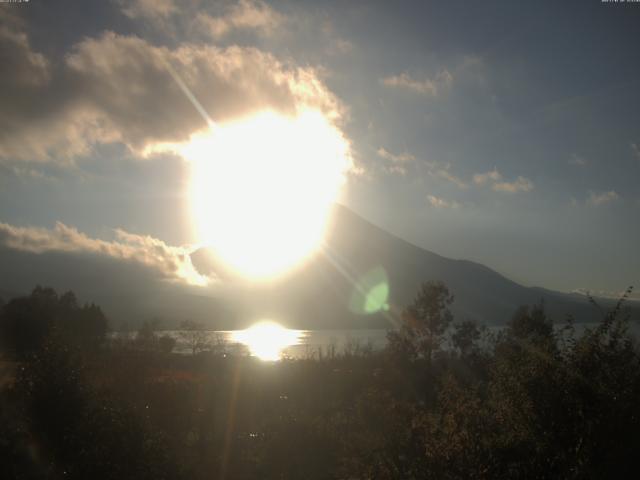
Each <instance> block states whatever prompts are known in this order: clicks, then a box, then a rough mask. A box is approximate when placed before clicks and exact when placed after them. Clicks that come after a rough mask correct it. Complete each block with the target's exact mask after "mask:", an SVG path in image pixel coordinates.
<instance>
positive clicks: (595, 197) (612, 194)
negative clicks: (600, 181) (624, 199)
mask: <svg viewBox="0 0 640 480" xmlns="http://www.w3.org/2000/svg"><path fill="white" fill-rule="evenodd" d="M619 199H620V195H618V193H617V192H616V191H614V190H609V191H608V192H601V193H596V192H589V198H588V199H587V203H588V204H589V205H593V206H594V207H598V206H600V205H606V204H607V203H611V202H613V201H616V200H619Z"/></svg>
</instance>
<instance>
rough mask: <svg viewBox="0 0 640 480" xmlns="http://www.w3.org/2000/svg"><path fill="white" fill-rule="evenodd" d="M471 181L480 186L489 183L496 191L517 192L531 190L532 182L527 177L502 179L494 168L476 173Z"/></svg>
mask: <svg viewBox="0 0 640 480" xmlns="http://www.w3.org/2000/svg"><path fill="white" fill-rule="evenodd" d="M473 183H475V184H476V185H480V186H484V185H491V189H492V190H494V191H496V192H506V193H518V192H530V191H531V190H533V182H532V181H531V180H529V179H528V178H526V177H522V176H518V177H517V178H516V179H515V180H513V181H511V182H509V181H507V180H504V178H503V176H502V174H501V173H500V172H498V170H496V169H493V170H492V171H490V172H486V173H476V174H475V175H474V176H473Z"/></svg>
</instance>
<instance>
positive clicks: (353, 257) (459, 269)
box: [193, 205, 640, 328]
mask: <svg viewBox="0 0 640 480" xmlns="http://www.w3.org/2000/svg"><path fill="white" fill-rule="evenodd" d="M206 257H207V253H206V252H202V251H200V252H196V254H195V255H194V256H193V259H194V264H196V266H197V267H200V268H202V269H203V270H205V271H210V270H217V271H220V269H219V266H217V265H216V264H215V261H214V260H212V258H213V257H212V255H211V254H209V255H208V260H207V258H206ZM427 280H441V281H443V282H444V283H446V284H447V285H448V287H449V288H450V290H451V291H452V293H453V294H454V296H455V301H454V303H453V307H452V310H453V313H454V315H455V316H456V318H458V319H474V320H477V321H479V322H482V323H486V324H493V325H500V324H504V323H505V322H507V321H508V320H509V318H511V316H512V315H513V313H514V312H515V310H516V309H517V308H518V307H519V306H521V305H532V304H537V303H539V302H544V304H545V307H546V309H547V311H548V312H549V313H550V315H551V316H552V318H554V319H555V320H556V321H560V320H563V319H564V318H566V316H567V315H573V316H574V317H575V319H576V320H577V321H582V322H590V321H597V320H599V319H600V318H601V313H600V312H599V311H598V310H597V309H596V308H594V307H593V306H592V305H590V304H589V302H588V301H587V299H586V298H585V297H584V296H582V295H577V294H566V293H561V292H554V291H551V290H546V289H543V288H528V287H524V286H522V285H519V284H517V283H515V282H513V281H511V280H509V279H507V278H505V277H504V276H502V275H500V274H499V273H497V272H495V271H493V270H491V269H490V268H487V267H485V266H484V265H481V264H478V263H474V262H470V261H467V260H453V259H449V258H445V257H442V256H440V255H437V254H435V253H433V252H430V251H428V250H425V249H422V248H420V247H417V246H416V245H413V244H411V243H409V242H406V241H405V240H402V239H401V238H398V237H397V236H395V235H392V234H391V233H389V232H387V231H385V230H383V229H381V228H379V227H377V226H375V225H373V224H371V223H369V222H368V221H366V220H364V219H363V218H362V217H360V216H358V215H357V214H355V213H354V212H352V211H351V210H349V209H348V208H346V207H343V206H340V205H337V206H336V207H335V208H334V209H333V212H332V215H331V220H330V222H329V228H328V231H327V235H326V238H325V242H324V246H323V248H322V250H321V252H320V253H319V254H317V255H316V256H314V257H313V258H312V259H310V260H309V261H307V262H306V263H305V264H304V265H302V266H301V267H300V268H298V269H297V270H295V271H294V272H292V273H291V274H290V275H288V276H286V277H285V278H283V279H281V280H280V281H278V282H276V283H275V284H274V285H270V286H268V287H260V286H255V285H253V286H246V287H242V286H240V287H239V288H238V290H237V291H236V295H237V297H236V302H235V303H236V305H242V307H243V308H244V309H246V311H247V312H251V313H253V314H260V312H263V313H264V312H267V313H268V314H270V315H273V316H274V317H276V318H279V319H281V321H283V322H284V323H286V324H289V325H294V326H297V327H302V328H319V327H325V328H329V327H330V328H340V327H347V328H366V327H383V328H384V327H389V326H390V324H392V323H393V319H394V318H398V315H399V311H400V310H401V309H402V308H403V307H404V306H406V305H407V304H409V303H410V302H411V301H412V300H413V298H414V296H415V293H416V292H417V290H418V287H419V286H420V284H421V283H422V282H424V281H427ZM381 283H386V285H387V286H388V298H387V299H386V303H387V304H388V305H389V310H388V311H387V310H382V311H380V312H377V313H373V314H370V315H363V314H362V312H361V311H358V310H362V309H358V308H355V309H354V308H352V307H353V303H354V299H355V302H356V303H357V301H358V297H359V296H360V297H362V295H359V288H360V290H362V287H364V290H365V291H366V290H367V289H371V288H373V287H375V286H376V285H378V284H381ZM599 302H601V304H602V305H603V307H604V308H610V307H611V306H612V305H613V302H612V301H611V300H599ZM361 303H362V302H361ZM630 304H631V305H633V309H632V311H633V314H634V315H635V316H638V312H640V309H639V308H638V305H637V303H635V302H630ZM249 316H250V315H249Z"/></svg>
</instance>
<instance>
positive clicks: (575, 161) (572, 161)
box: [568, 153, 587, 167]
mask: <svg viewBox="0 0 640 480" xmlns="http://www.w3.org/2000/svg"><path fill="white" fill-rule="evenodd" d="M568 163H569V165H575V166H576V167H584V166H586V165H587V161H586V160H585V159H584V158H582V157H581V156H580V155H577V154H575V153H574V154H572V155H571V158H569V160H568Z"/></svg>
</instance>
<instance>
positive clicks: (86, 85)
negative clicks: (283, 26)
mask: <svg viewBox="0 0 640 480" xmlns="http://www.w3.org/2000/svg"><path fill="white" fill-rule="evenodd" d="M0 35H2V32H1V31H0ZM10 38H11V39H13V45H9V46H10V47H11V48H13V49H16V48H17V47H19V48H20V49H21V50H20V51H19V52H18V53H19V55H18V54H12V56H9V57H8V58H9V59H10V62H9V63H10V67H11V68H7V69H6V70H5V74H4V75H2V76H1V77H0V86H1V87H4V88H0V100H4V101H3V103H2V104H3V108H2V109H1V110H0V127H2V128H0V161H2V159H5V160H31V161H33V160H36V161H57V162H60V163H64V162H71V161H73V159H74V158H76V157H78V156H83V155H88V154H89V153H90V152H91V151H92V148H93V146H94V145H96V144H99V143H115V142H118V143H122V144H124V145H126V146H127V147H128V148H129V149H130V150H131V151H132V152H134V153H137V154H142V153H143V152H146V151H149V150H150V148H151V147H153V146H154V145H155V144H158V143H170V142H180V141H184V140H187V139H188V138H189V137H190V136H191V135H193V134H194V133H196V132H197V131H199V130H201V129H203V128H205V127H206V123H205V121H204V120H203V119H202V117H201V116H200V115H199V114H198V113H197V112H196V110H195V109H194V107H193V105H192V104H191V103H190V102H189V100H188V99H187V98H186V96H185V95H184V93H183V92H182V91H181V90H180V88H179V86H178V85H177V83H176V81H175V80H174V78H173V77H172V75H171V74H170V72H169V68H168V66H169V65H170V66H171V68H172V69H173V70H174V71H175V72H177V74H178V75H179V76H180V77H181V78H182V80H183V81H184V83H185V84H186V86H187V87H188V88H189V89H190V90H191V92H192V93H193V95H194V96H195V98H197V100H198V101H199V103H200V104H201V105H202V108H203V109H204V110H205V111H206V112H207V113H208V115H209V116H210V117H211V118H212V119H213V121H216V122H224V121H226V120H229V119H232V118H235V117H238V116H241V115H246V114H249V113H251V112H254V111H259V110H264V109H273V110H278V111H281V112H287V113H294V112H296V111H299V110H301V109H304V108H313V109H318V110H321V111H322V112H323V113H324V114H325V115H326V116H327V117H328V118H330V119H331V120H332V121H334V122H336V123H339V122H340V121H341V120H342V119H343V118H344V116H345V115H346V109H345V108H344V106H343V105H342V103H341V102H340V101H339V100H338V99H337V97H336V96H335V95H333V93H332V92H331V91H330V90H329V89H328V88H327V87H326V85H325V84H324V82H323V81H322V79H321V74H320V73H319V72H318V71H317V70H316V69H313V68H311V67H305V68H301V67H296V66H294V65H291V64H288V63H283V62H281V61H279V60H278V59H277V58H276V57H274V56H273V55H271V54H268V53H265V52H262V51H260V50H258V49H255V48H248V47H238V46H232V47H229V48H224V49H222V48H218V47H214V46H206V45H194V44H184V45H183V46H180V47H178V48H175V49H170V48H167V47H159V46H154V45H152V44H150V43H149V42H147V41H145V40H143V39H141V38H138V37H135V36H124V35H118V34H115V33H113V32H105V33H104V34H103V35H101V36H100V37H97V38H86V39H84V40H82V41H81V42H79V43H77V44H76V45H75V46H74V47H73V48H72V50H71V51H70V52H69V53H68V54H67V55H66V56H65V58H64V62H63V63H62V65H61V67H60V68H59V69H58V71H57V74H58V77H57V79H56V80H57V81H55V82H54V81H49V71H48V68H47V61H46V59H44V57H43V56H42V55H40V54H39V53H36V52H33V51H32V50H31V49H30V46H29V44H28V42H27V38H26V37H25V36H21V35H17V34H15V33H12V34H11V35H10ZM0 48H1V47H0ZM8 51H9V52H11V51H12V50H11V49H9V50H8ZM22 77H25V78H30V79H38V81H37V82H36V84H32V85H30V84H29V83H28V82H25V81H22V80H21V79H22ZM32 82H33V80H32ZM34 85H35V86H34ZM151 149H152V148H151Z"/></svg>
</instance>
